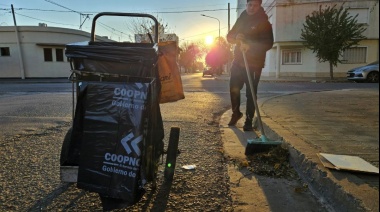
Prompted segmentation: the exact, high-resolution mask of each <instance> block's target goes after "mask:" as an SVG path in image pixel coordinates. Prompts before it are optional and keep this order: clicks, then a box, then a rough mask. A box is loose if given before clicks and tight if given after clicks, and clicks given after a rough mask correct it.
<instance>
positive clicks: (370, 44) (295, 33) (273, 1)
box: [262, 0, 379, 77]
mask: <svg viewBox="0 0 380 212" xmlns="http://www.w3.org/2000/svg"><path fill="white" fill-rule="evenodd" d="M342 3H343V2H340V1H306V0H293V1H288V0H266V1H265V0H263V7H264V9H265V10H266V13H267V14H268V16H269V20H270V22H271V23H272V27H273V32H274V41H275V43H274V47H273V48H272V49H271V50H270V51H269V52H268V53H267V58H266V66H265V68H264V69H263V74H262V75H263V76H277V77H282V76H284V77H329V71H330V70H329V64H328V62H324V63H320V62H318V59H317V58H316V55H315V54H314V53H313V52H312V51H311V50H309V49H307V48H305V47H304V46H303V45H302V40H301V39H300V37H301V29H302V28H303V23H304V21H305V19H306V16H307V15H309V14H311V13H312V12H313V11H316V10H319V6H320V5H322V8H325V6H333V5H335V4H337V6H338V7H340V5H341V4H342ZM344 6H345V7H347V8H348V7H349V8H351V9H353V11H355V8H359V9H357V10H361V11H363V10H364V8H368V11H369V15H368V27H367V30H366V31H365V32H364V33H363V35H365V36H366V37H367V39H366V40H363V41H361V42H360V44H359V45H358V46H361V47H367V48H368V50H367V61H366V63H370V62H373V61H375V60H378V58H379V48H378V46H379V5H378V1H357V2H351V1H348V2H347V1H345V4H344ZM278 45H279V46H280V48H277V46H278ZM283 49H302V64H300V65H283V64H281V51H282V50H283ZM278 50H280V58H278V54H277V51H278ZM279 59H280V60H279ZM361 65H364V64H338V66H337V67H334V77H345V76H346V72H347V71H348V70H349V69H351V68H354V67H357V66H361Z"/></svg>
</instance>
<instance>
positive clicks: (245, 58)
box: [242, 51, 266, 136]
mask: <svg viewBox="0 0 380 212" xmlns="http://www.w3.org/2000/svg"><path fill="white" fill-rule="evenodd" d="M242 53H243V59H244V65H245V70H246V71H247V77H248V82H249V87H250V89H251V93H252V98H253V104H254V105H255V109H256V115H257V119H258V121H259V128H260V133H261V135H263V136H266V135H265V132H264V128H263V123H262V122H261V116H260V111H259V106H258V105H257V100H256V94H255V88H254V87H253V82H252V78H251V74H250V71H249V66H248V62H247V57H246V56H245V52H244V51H242Z"/></svg>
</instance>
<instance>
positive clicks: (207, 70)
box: [202, 68, 215, 77]
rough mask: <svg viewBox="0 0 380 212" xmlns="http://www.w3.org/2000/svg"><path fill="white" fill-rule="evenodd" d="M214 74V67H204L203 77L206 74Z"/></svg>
mask: <svg viewBox="0 0 380 212" xmlns="http://www.w3.org/2000/svg"><path fill="white" fill-rule="evenodd" d="M214 74H215V70H214V69H212V68H210V69H204V70H203V74H202V77H204V76H205V75H210V76H214Z"/></svg>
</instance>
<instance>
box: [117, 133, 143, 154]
mask: <svg viewBox="0 0 380 212" xmlns="http://www.w3.org/2000/svg"><path fill="white" fill-rule="evenodd" d="M133 137H134V135H133V133H132V132H131V133H129V134H128V135H127V136H125V137H124V138H123V139H121V144H122V145H123V147H124V149H125V151H127V153H128V154H131V152H132V150H131V148H130V147H129V145H128V142H129V141H131V139H132V138H133ZM141 140H142V135H140V136H138V137H137V138H135V139H133V140H132V141H131V146H132V149H133V150H134V151H135V152H136V154H137V155H138V156H140V154H141V151H140V148H139V146H138V143H140V141H141Z"/></svg>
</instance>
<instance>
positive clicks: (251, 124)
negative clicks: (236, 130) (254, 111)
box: [243, 117, 257, 131]
mask: <svg viewBox="0 0 380 212" xmlns="http://www.w3.org/2000/svg"><path fill="white" fill-rule="evenodd" d="M254 129H257V118H256V117H255V118H253V120H252V119H246V120H245V122H244V126H243V130H244V131H253V130H254Z"/></svg>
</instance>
